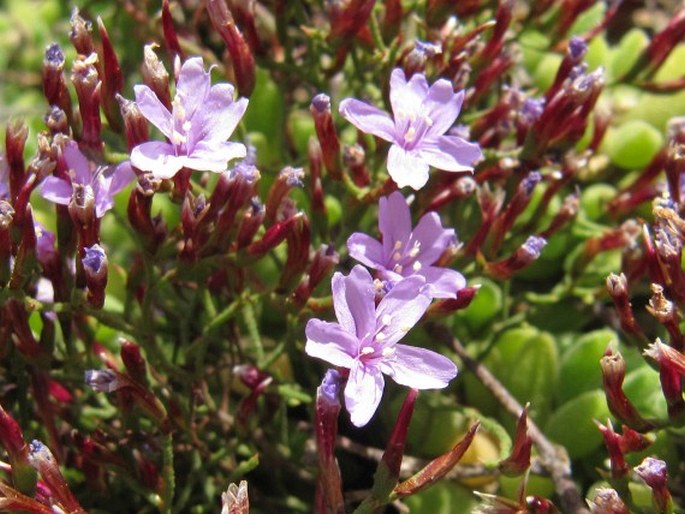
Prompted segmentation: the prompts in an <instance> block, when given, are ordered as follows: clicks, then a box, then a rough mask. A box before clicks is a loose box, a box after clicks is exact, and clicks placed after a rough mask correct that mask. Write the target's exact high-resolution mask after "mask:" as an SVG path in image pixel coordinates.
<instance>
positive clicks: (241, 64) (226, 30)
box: [206, 0, 255, 96]
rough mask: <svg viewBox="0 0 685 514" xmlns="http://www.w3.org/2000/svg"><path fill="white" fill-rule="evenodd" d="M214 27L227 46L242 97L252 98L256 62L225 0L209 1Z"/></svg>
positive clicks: (208, 7)
mask: <svg viewBox="0 0 685 514" xmlns="http://www.w3.org/2000/svg"><path fill="white" fill-rule="evenodd" d="M206 7H207V13H208V14H209V19H210V20H211V21H212V25H214V28H215V29H216V30H217V32H218V33H219V35H220V36H221V38H222V39H223V40H224V43H225V44H226V49H227V50H228V53H229V55H230V56H231V64H232V65H233V72H234V75H235V80H236V84H237V86H238V92H239V93H240V96H250V95H251V94H252V90H253V89H254V86H255V61H254V56H253V55H252V50H251V49H250V46H249V45H248V44H247V41H245V38H244V37H243V34H242V33H241V32H240V31H239V30H238V27H237V26H236V24H235V20H234V19H233V15H232V14H231V11H229V9H228V6H227V5H226V2H225V1H224V0H207V2H206Z"/></svg>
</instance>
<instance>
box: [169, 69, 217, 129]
mask: <svg viewBox="0 0 685 514" xmlns="http://www.w3.org/2000/svg"><path fill="white" fill-rule="evenodd" d="M210 86H211V78H210V76H209V72H207V71H205V66H204V63H203V62H202V57H192V58H190V59H188V60H187V61H186V62H184V63H183V66H181V72H180V73H179V75H178V82H177V84H176V95H177V96H178V97H179V98H180V100H181V105H182V106H183V110H184V111H185V113H184V114H185V118H186V119H192V118H193V117H194V116H195V113H196V111H197V110H198V108H201V106H203V105H204V101H205V99H206V97H207V95H208V94H209V88H210ZM174 109H175V108H174Z"/></svg>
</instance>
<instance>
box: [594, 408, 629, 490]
mask: <svg viewBox="0 0 685 514" xmlns="http://www.w3.org/2000/svg"><path fill="white" fill-rule="evenodd" d="M595 423H597V427H598V428H599V430H600V432H602V437H603V438H604V445H605V446H606V447H607V451H608V452H609V461H610V463H611V478H613V479H614V480H617V479H621V478H623V477H624V476H626V475H627V474H628V469H629V468H628V463H627V462H626V459H625V452H624V450H623V449H622V448H621V436H620V435H619V434H617V433H616V432H614V427H613V426H612V425H611V420H607V425H606V426H604V425H602V424H601V423H599V422H598V421H595Z"/></svg>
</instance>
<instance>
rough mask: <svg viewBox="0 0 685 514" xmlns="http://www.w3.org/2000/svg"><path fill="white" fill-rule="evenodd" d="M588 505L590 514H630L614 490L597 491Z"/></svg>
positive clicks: (602, 489)
mask: <svg viewBox="0 0 685 514" xmlns="http://www.w3.org/2000/svg"><path fill="white" fill-rule="evenodd" d="M589 505H590V512H591V513H592V514H630V510H629V509H628V507H626V504H625V503H623V500H621V497H620V496H619V495H618V493H617V492H616V490H614V489H609V488H600V489H597V490H596V491H595V497H594V498H593V499H592V501H591V502H589Z"/></svg>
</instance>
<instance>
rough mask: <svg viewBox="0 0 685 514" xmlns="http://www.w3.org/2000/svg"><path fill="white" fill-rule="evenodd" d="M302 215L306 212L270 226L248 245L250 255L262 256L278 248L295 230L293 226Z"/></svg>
mask: <svg viewBox="0 0 685 514" xmlns="http://www.w3.org/2000/svg"><path fill="white" fill-rule="evenodd" d="M302 216H304V213H302V212H298V213H295V214H294V215H292V216H290V217H289V218H288V219H286V220H285V221H281V222H279V223H276V224H274V225H272V226H271V227H269V228H268V229H267V230H266V232H265V233H264V235H263V236H262V238H261V239H260V240H259V241H255V242H254V243H252V244H251V245H250V246H248V247H247V253H248V255H251V256H253V257H261V256H262V255H264V254H265V253H266V252H268V251H270V250H273V249H274V248H276V247H277V246H278V245H279V244H281V243H282V242H283V240H284V239H285V238H286V237H287V236H288V234H289V233H290V232H291V231H292V230H293V227H294V226H295V225H296V224H297V223H298V220H299V218H301V217H302Z"/></svg>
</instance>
